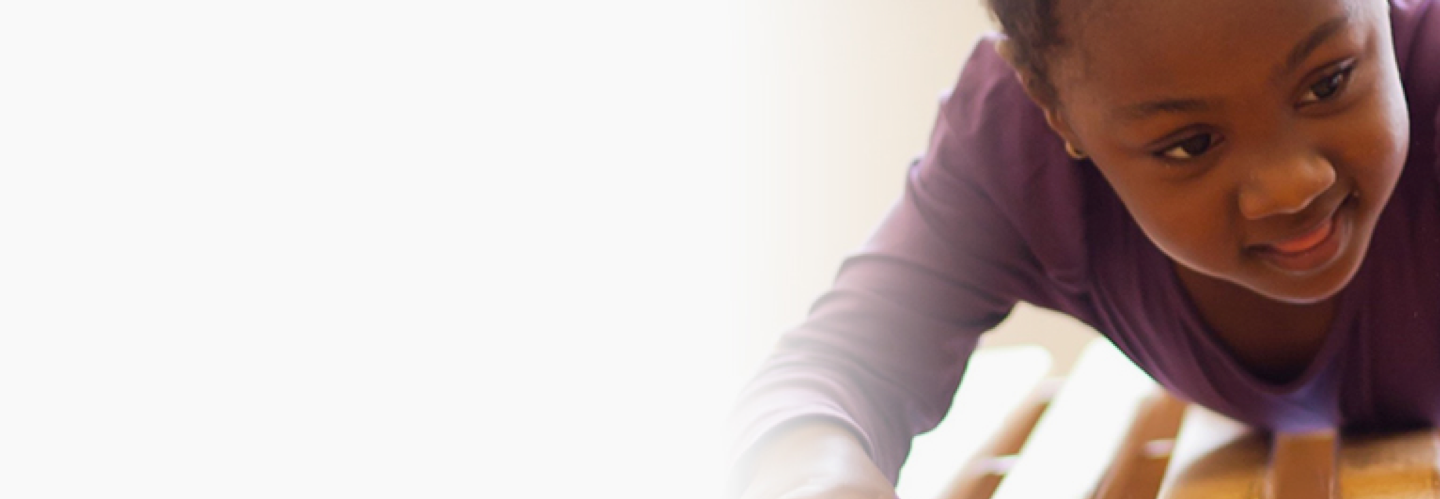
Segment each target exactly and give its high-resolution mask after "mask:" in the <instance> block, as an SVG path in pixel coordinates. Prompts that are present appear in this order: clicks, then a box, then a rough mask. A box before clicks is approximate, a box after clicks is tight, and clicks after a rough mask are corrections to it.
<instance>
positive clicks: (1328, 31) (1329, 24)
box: [1275, 11, 1350, 77]
mask: <svg viewBox="0 0 1440 499" xmlns="http://www.w3.org/2000/svg"><path fill="white" fill-rule="evenodd" d="M1349 25H1350V12H1349V11H1346V12H1345V13H1344V14H1341V15H1338V16H1335V17H1332V18H1330V20H1328V21H1325V22H1324V23H1321V24H1320V26H1318V27H1316V28H1315V29H1314V30H1313V31H1311V32H1310V35H1309V36H1306V37H1305V39H1304V40H1301V41H1300V43H1298V44H1296V45H1295V48H1293V49H1291V50H1290V56H1289V57H1286V58H1285V64H1284V65H1283V66H1280V68H1279V69H1278V70H1277V71H1276V72H1275V75H1276V76H1277V77H1278V76H1284V75H1287V74H1290V73H1292V72H1294V71H1295V70H1296V69H1298V68H1299V67H1300V64H1301V63H1303V62H1305V58H1307V57H1310V53H1311V52H1314V51H1315V49H1317V48H1320V46H1321V45H1324V44H1325V42H1326V41H1327V40H1329V39H1330V38H1333V37H1334V36H1335V34H1336V33H1339V32H1340V31H1341V30H1343V29H1345V27H1346V26H1349Z"/></svg>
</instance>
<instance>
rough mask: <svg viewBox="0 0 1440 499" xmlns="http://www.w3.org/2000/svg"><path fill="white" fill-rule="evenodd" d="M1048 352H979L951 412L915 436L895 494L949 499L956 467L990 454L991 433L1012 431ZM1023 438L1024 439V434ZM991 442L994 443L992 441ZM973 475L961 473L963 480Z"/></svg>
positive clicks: (1024, 349) (1045, 366)
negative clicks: (1009, 423) (1010, 427)
mask: <svg viewBox="0 0 1440 499" xmlns="http://www.w3.org/2000/svg"><path fill="white" fill-rule="evenodd" d="M1050 366H1051V359H1050V354H1049V353H1047V352H1046V351H1045V349H1044V348H1041V347H1038V346H1011V347H998V348H984V349H981V350H978V351H976V352H975V354H974V355H973V356H971V358H970V364H969V366H968V367H967V369H966V371H965V382H964V383H962V384H961V386H960V389H959V390H958V391H957V392H956V394H955V399H954V402H953V403H952V409H951V410H950V413H949V414H948V415H947V416H946V417H945V420H944V421H941V422H940V425H939V426H937V427H936V428H935V429H934V430H932V431H930V432H927V433H925V434H922V435H920V436H918V437H916V438H915V441H914V443H913V444H912V445H911V449H910V457H909V459H907V460H906V462H905V466H904V467H903V468H901V470H900V480H899V483H897V484H896V491H897V492H898V493H899V495H900V497H904V498H908V499H935V498H943V497H947V494H949V493H950V492H949V490H950V489H952V488H953V487H954V486H955V485H956V484H955V481H956V472H955V468H956V465H957V463H964V462H966V460H967V459H970V460H972V461H973V460H974V458H972V456H976V455H978V454H984V453H993V451H989V450H987V445H988V444H987V439H989V438H991V437H990V435H997V434H1005V433H1006V432H1009V431H1012V430H1008V429H1006V428H1005V425H1006V424H1007V421H1009V417H1010V416H1011V415H1013V414H1015V413H1016V412H1017V411H1018V410H1020V408H1022V407H1024V406H1025V405H1026V404H1029V403H1030V402H1028V401H1027V398H1026V397H1027V393H1033V392H1035V391H1036V390H1037V386H1039V385H1041V384H1042V380H1044V379H1045V376H1046V374H1047V373H1049V371H1050ZM1021 438H1022V439H1023V438H1024V437H1023V435H1022V436H1021ZM992 442H993V440H992ZM966 473H973V471H966V470H962V471H961V473H960V474H961V476H964V475H965V474H966Z"/></svg>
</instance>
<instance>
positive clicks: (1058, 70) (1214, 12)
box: [1050, 0, 1410, 303]
mask: <svg viewBox="0 0 1440 499" xmlns="http://www.w3.org/2000/svg"><path fill="white" fill-rule="evenodd" d="M1067 4H1069V5H1070V6H1071V9H1070V10H1069V11H1066V10H1065V9H1064V8H1063V7H1064V6H1066V5H1067ZM1076 4H1079V5H1076ZM1061 5H1062V10H1061V12H1060V13H1059V14H1060V19H1061V21H1060V24H1061V26H1062V28H1061V29H1062V30H1063V31H1064V32H1065V33H1067V35H1068V36H1069V42H1070V43H1069V45H1068V48H1066V49H1063V50H1062V51H1061V52H1060V53H1059V54H1057V55H1056V56H1055V59H1054V61H1053V62H1052V67H1053V68H1055V72H1054V73H1053V74H1054V76H1053V78H1054V80H1053V81H1054V83H1055V87H1056V88H1057V93H1058V100H1059V102H1060V106H1059V107H1057V108H1052V109H1050V112H1051V115H1052V116H1051V118H1052V124H1053V125H1054V126H1055V127H1056V129H1057V130H1058V131H1059V132H1060V133H1061V134H1062V135H1063V136H1065V137H1066V138H1067V139H1069V140H1070V141H1071V142H1072V143H1073V144H1074V145H1076V146H1077V147H1078V148H1080V149H1081V150H1083V151H1084V152H1085V153H1086V154H1088V155H1089V156H1090V157H1091V158H1092V159H1093V161H1094V163H1095V165H1096V167H1098V168H1099V169H1100V171H1101V172H1102V173H1103V174H1104V176H1105V177H1106V179H1107V180H1108V181H1109V182H1110V184H1111V186H1113V188H1114V189H1115V191H1116V193H1118V195H1119V197H1120V199H1121V200H1122V201H1123V202H1124V203H1125V206H1126V207H1127V209H1129V211H1130V213H1131V214H1132V215H1133V216H1134V218H1135V220H1136V221H1137V222H1138V223H1139V225H1140V227H1141V228H1142V229H1143V230H1144V231H1145V233H1146V234H1147V235H1148V236H1149V237H1150V239H1151V240H1152V241H1154V243H1155V244H1156V245H1157V246H1158V247H1159V248H1160V249H1161V250H1162V251H1163V252H1165V254H1167V255H1169V257H1170V258H1172V259H1173V260H1174V261H1175V262H1176V263H1178V264H1179V265H1181V266H1183V267H1184V269H1188V270H1190V271H1194V272H1196V273H1199V274H1202V275H1205V276H1209V277H1211V278H1216V279H1220V280H1224V281H1229V282H1232V283H1235V284H1238V285H1240V286H1242V287H1244V288H1247V289H1250V290H1252V291H1254V292H1256V293H1258V294H1260V295H1263V296H1266V297H1268V298H1271V299H1274V300H1279V301H1284V302H1288V303H1314V302H1318V301H1322V300H1325V299H1327V298H1329V297H1331V296H1333V295H1334V294H1335V293H1337V292H1338V291H1339V290H1340V289H1341V288H1343V287H1344V286H1345V285H1346V284H1347V283H1348V282H1349V281H1350V279H1351V278H1352V277H1353V276H1354V275H1355V272H1356V270H1357V269H1358V268H1359V266H1360V262H1361V260H1362V259H1363V258H1364V256H1365V251H1366V249H1367V248H1368V247H1369V243H1370V236H1371V233H1372V232H1373V230H1374V227H1375V222H1376V219H1377V218H1379V215H1380V211H1381V208H1382V207H1384V206H1385V203H1386V201H1387V200H1388V199H1389V197H1390V193H1391V191H1393V190H1394V187H1395V182H1396V180H1397V178H1398V177H1399V175H1400V169H1401V165H1402V164H1403V162H1404V160H1405V155H1406V150H1407V145H1408V143H1409V129H1410V128H1409V118H1408V113H1407V110H1406V105H1405V100H1404V94H1403V92H1402V90H1401V86H1400V80H1399V73H1398V71H1397V69H1396V64H1395V57H1394V49H1393V44H1392V41H1391V34H1390V22H1389V17H1388V7H1387V3H1386V2H1384V1H1381V0H1204V1H1194V0H1091V1H1083V2H1061Z"/></svg>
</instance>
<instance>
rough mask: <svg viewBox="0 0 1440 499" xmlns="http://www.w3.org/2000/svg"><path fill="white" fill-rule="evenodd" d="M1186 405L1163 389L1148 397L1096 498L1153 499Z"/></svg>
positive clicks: (1163, 475)
mask: <svg viewBox="0 0 1440 499" xmlns="http://www.w3.org/2000/svg"><path fill="white" fill-rule="evenodd" d="M1187 405H1188V404H1187V403H1186V402H1185V401H1183V400H1180V399H1177V398H1175V397H1173V396H1171V395H1170V394H1169V393H1168V392H1165V391H1163V390H1161V391H1157V392H1156V393H1155V394H1153V395H1151V396H1150V397H1149V398H1147V399H1146V400H1145V402H1144V404H1143V405H1142V406H1141V409H1140V416H1139V418H1138V419H1137V420H1136V422H1135V424H1134V425H1133V426H1131V427H1130V433H1129V434H1127V435H1126V436H1125V443H1124V444H1122V445H1121V447H1120V454H1119V455H1118V456H1117V457H1116V459H1115V461H1114V462H1113V463H1112V464H1111V466H1110V470H1109V472H1108V473H1107V474H1106V475H1105V480H1104V482H1103V483H1102V484H1101V485H1100V489H1099V491H1098V492H1097V493H1096V494H1095V497H1096V499H1134V498H1144V499H1151V498H1154V497H1155V496H1156V495H1157V494H1158V493H1159V492H1160V482H1161V480H1162V479H1164V478H1165V469H1166V467H1167V466H1168V465H1169V463H1170V452H1171V450H1172V449H1173V447H1174V445H1175V436H1176V434H1177V433H1178V432H1179V431H1180V422H1181V420H1182V419H1183V418H1184V415H1185V407H1186V406H1187Z"/></svg>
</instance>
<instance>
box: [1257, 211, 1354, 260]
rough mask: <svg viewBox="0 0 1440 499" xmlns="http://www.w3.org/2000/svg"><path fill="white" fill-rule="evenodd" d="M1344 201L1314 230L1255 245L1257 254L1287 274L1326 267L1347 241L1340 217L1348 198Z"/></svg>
mask: <svg viewBox="0 0 1440 499" xmlns="http://www.w3.org/2000/svg"><path fill="white" fill-rule="evenodd" d="M1346 201H1347V202H1346V203H1343V204H1341V205H1340V206H1339V207H1336V209H1335V211H1334V212H1333V213H1331V214H1330V218H1327V219H1325V220H1323V221H1321V222H1320V224H1319V225H1316V226H1315V228H1313V229H1310V230H1309V231H1307V232H1306V233H1304V234H1301V235H1299V236H1296V237H1293V238H1290V239H1286V240H1284V241H1279V242H1275V243H1270V244H1264V245H1260V246H1257V247H1256V248H1255V249H1256V253H1257V254H1258V255H1259V256H1260V257H1261V258H1263V259H1265V260H1266V261H1268V262H1269V263H1271V264H1272V265H1275V266H1276V267H1279V268H1281V269H1283V270H1286V271H1290V272H1308V271H1312V270H1315V269H1318V268H1321V267H1323V266H1325V265H1326V264H1329V263H1330V262H1331V261H1332V260H1334V259H1335V257H1336V256H1338V255H1339V254H1340V250H1341V249H1342V246H1343V243H1344V242H1345V240H1346V239H1348V238H1349V233H1350V226H1349V224H1348V223H1346V220H1347V219H1346V218H1345V217H1342V216H1341V215H1342V214H1343V213H1344V212H1345V207H1346V206H1347V205H1349V204H1350V203H1349V202H1348V201H1349V200H1348V199H1347V200H1346Z"/></svg>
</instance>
